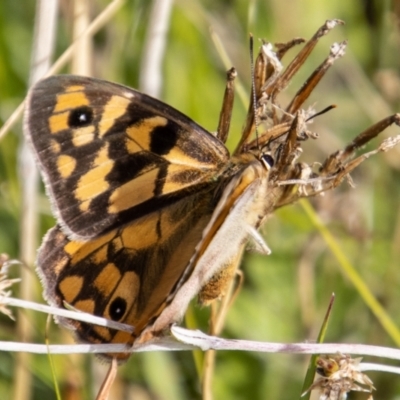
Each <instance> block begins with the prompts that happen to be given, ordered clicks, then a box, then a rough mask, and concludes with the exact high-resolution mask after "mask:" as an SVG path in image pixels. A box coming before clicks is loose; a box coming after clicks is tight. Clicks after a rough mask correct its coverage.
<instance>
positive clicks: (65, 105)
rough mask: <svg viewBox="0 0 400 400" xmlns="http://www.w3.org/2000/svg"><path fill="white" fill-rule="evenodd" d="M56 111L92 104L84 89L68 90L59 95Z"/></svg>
mask: <svg viewBox="0 0 400 400" xmlns="http://www.w3.org/2000/svg"><path fill="white" fill-rule="evenodd" d="M56 101H57V102H56V105H55V107H54V112H61V111H66V110H71V109H74V108H77V107H81V106H87V105H89V104H90V102H89V99H88V98H87V97H86V95H85V93H84V92H83V91H76V92H67V93H61V94H59V95H57V100H56Z"/></svg>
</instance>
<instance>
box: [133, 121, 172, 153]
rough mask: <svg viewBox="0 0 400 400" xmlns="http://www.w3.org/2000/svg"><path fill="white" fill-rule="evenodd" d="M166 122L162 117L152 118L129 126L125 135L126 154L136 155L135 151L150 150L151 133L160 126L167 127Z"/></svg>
mask: <svg viewBox="0 0 400 400" xmlns="http://www.w3.org/2000/svg"><path fill="white" fill-rule="evenodd" d="M167 123H168V120H167V119H166V118H164V117H160V116H157V117H152V118H146V119H143V120H141V121H139V122H138V123H137V124H135V125H131V126H130V127H129V128H128V129H127V130H126V133H127V135H128V139H127V141H126V147H127V150H128V152H130V153H136V152H137V151H143V150H147V151H149V150H150V143H151V133H152V132H153V130H154V129H155V128H157V127H160V126H165V125H167Z"/></svg>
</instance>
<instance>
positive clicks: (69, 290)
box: [58, 275, 83, 304]
mask: <svg viewBox="0 0 400 400" xmlns="http://www.w3.org/2000/svg"><path fill="white" fill-rule="evenodd" d="M82 287H83V278H82V277H81V276H78V275H73V276H68V277H67V278H64V279H63V280H62V281H61V282H60V284H59V285H58V288H59V289H60V291H61V293H62V295H63V296H64V299H65V301H66V302H67V303H70V304H71V303H73V301H74V300H75V299H76V297H77V296H78V295H79V293H80V291H81V289H82Z"/></svg>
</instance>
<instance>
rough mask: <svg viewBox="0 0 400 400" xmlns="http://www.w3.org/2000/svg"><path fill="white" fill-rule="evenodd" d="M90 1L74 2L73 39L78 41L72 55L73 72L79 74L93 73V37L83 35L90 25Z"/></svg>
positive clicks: (79, 0) (87, 74)
mask: <svg viewBox="0 0 400 400" xmlns="http://www.w3.org/2000/svg"><path fill="white" fill-rule="evenodd" d="M89 6H90V1H89V0H75V1H74V3H73V9H74V12H73V41H74V43H75V42H76V45H75V50H74V53H73V56H72V65H71V72H72V73H73V74H77V75H86V76H91V75H92V38H93V36H88V35H83V32H85V31H86V30H87V29H88V27H89V25H90V15H89V9H90V7H89Z"/></svg>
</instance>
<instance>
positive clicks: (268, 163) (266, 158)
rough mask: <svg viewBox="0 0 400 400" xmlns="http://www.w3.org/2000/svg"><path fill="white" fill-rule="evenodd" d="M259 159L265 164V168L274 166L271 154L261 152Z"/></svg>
mask: <svg viewBox="0 0 400 400" xmlns="http://www.w3.org/2000/svg"><path fill="white" fill-rule="evenodd" d="M261 161H262V162H263V164H264V165H265V167H266V168H267V169H271V168H272V167H273V166H274V162H275V161H274V159H273V158H272V156H271V155H269V154H263V155H262V156H261Z"/></svg>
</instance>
